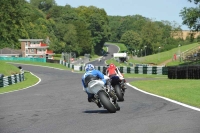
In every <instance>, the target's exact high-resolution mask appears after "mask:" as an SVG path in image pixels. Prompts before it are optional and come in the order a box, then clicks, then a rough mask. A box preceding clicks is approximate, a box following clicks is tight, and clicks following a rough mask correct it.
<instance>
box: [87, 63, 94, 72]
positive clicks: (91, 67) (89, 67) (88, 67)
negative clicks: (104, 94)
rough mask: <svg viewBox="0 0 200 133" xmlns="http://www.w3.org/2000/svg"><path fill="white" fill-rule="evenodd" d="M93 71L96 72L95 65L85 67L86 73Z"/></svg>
mask: <svg viewBox="0 0 200 133" xmlns="http://www.w3.org/2000/svg"><path fill="white" fill-rule="evenodd" d="M91 70H94V65H92V64H87V65H86V66H85V71H91Z"/></svg>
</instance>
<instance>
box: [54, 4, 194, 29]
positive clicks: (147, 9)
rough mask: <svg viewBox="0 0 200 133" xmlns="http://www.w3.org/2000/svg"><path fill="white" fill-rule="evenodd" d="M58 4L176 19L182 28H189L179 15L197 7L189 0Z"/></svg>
mask: <svg viewBox="0 0 200 133" xmlns="http://www.w3.org/2000/svg"><path fill="white" fill-rule="evenodd" d="M55 2H56V3H57V5H60V6H65V5H66V4H67V5H70V6H71V7H75V8H76V7H79V6H95V7H97V8H103V9H104V10H105V11H106V13H107V15H109V16H127V15H136V14H139V15H142V16H143V17H146V18H150V19H152V20H156V21H161V20H167V21H169V22H173V21H175V22H176V23H178V24H179V25H181V28H182V30H189V28H188V27H187V26H186V25H182V18H181V17H180V16H179V13H180V11H181V10H182V9H183V8H184V7H196V6H195V5H194V4H193V3H190V2H188V0H55Z"/></svg>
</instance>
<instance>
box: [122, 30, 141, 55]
mask: <svg viewBox="0 0 200 133" xmlns="http://www.w3.org/2000/svg"><path fill="white" fill-rule="evenodd" d="M120 41H121V42H122V43H124V44H125V45H126V47H127V48H128V49H129V51H130V50H137V49H139V48H140V44H141V38H140V35H139V34H138V33H136V32H134V31H133V30H130V31H126V32H125V33H124V34H123V35H122V37H121V40H120Z"/></svg>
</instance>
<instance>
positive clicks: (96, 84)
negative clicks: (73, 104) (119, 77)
mask: <svg viewBox="0 0 200 133" xmlns="http://www.w3.org/2000/svg"><path fill="white" fill-rule="evenodd" d="M103 87H104V82H103V81H101V80H92V81H90V82H89V83H88V88H87V91H88V92H89V93H92V94H97V92H98V91H99V90H102V89H103Z"/></svg>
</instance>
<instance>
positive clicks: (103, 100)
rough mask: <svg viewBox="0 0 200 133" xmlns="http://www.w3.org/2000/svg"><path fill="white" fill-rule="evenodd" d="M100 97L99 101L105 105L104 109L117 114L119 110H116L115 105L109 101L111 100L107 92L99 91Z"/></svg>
mask: <svg viewBox="0 0 200 133" xmlns="http://www.w3.org/2000/svg"><path fill="white" fill-rule="evenodd" d="M98 97H99V99H100V102H101V104H102V105H103V107H104V108H105V109H107V110H108V112H110V113H116V110H117V109H116V108H115V106H114V105H113V104H112V103H111V101H110V100H109V98H108V96H107V94H106V92H104V91H99V92H98Z"/></svg>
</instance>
